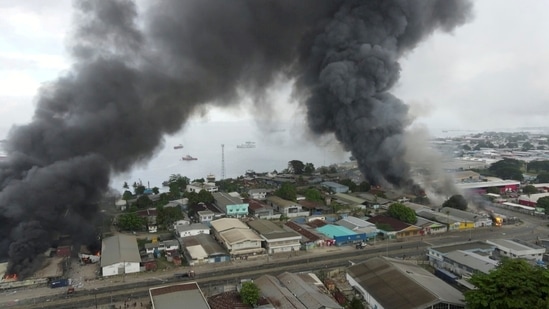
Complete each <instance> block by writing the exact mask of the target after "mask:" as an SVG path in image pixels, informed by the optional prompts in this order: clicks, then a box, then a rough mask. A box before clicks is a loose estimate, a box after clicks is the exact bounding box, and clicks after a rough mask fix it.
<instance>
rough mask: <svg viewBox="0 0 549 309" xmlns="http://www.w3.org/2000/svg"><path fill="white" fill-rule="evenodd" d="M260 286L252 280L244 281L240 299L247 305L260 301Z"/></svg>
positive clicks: (253, 304)
mask: <svg viewBox="0 0 549 309" xmlns="http://www.w3.org/2000/svg"><path fill="white" fill-rule="evenodd" d="M259 292H260V290H259V287H258V286H257V285H256V284H255V283H253V282H252V281H246V282H244V283H242V288H240V299H241V300H242V302H243V303H244V304H246V305H250V306H252V307H253V306H255V305H257V302H258V301H259Z"/></svg>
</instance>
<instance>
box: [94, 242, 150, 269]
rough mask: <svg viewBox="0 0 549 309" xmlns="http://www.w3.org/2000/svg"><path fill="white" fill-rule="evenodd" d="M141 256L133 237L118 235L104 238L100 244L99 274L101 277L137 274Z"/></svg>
mask: <svg viewBox="0 0 549 309" xmlns="http://www.w3.org/2000/svg"><path fill="white" fill-rule="evenodd" d="M140 263H141V256H140V255H139V249H138V248H137V240H136V239H135V237H134V236H128V235H122V234H118V235H116V236H112V237H109V238H105V239H103V241H102V244H101V272H102V274H103V276H113V275H122V274H130V273H136V272H139V264H140Z"/></svg>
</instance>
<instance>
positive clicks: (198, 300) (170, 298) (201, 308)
mask: <svg viewBox="0 0 549 309" xmlns="http://www.w3.org/2000/svg"><path fill="white" fill-rule="evenodd" d="M149 297H150V299H151V305H152V308H153V309H172V308H181V305H182V304H185V307H186V308H193V309H210V306H209V305H208V302H207V301H206V298H205V297H204V294H203V293H202V291H201V290H200V287H199V286H198V283H196V282H187V283H179V284H171V285H166V286H161V287H154V288H150V289H149Z"/></svg>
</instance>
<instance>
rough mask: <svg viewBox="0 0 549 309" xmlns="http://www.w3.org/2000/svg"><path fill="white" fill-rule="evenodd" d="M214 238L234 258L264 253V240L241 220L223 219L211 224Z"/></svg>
mask: <svg viewBox="0 0 549 309" xmlns="http://www.w3.org/2000/svg"><path fill="white" fill-rule="evenodd" d="M211 225H212V232H213V236H214V238H215V239H216V240H217V241H218V242H219V243H220V244H221V245H222V246H223V247H224V248H225V249H227V251H228V252H229V254H231V255H232V256H238V255H249V254H258V253H263V252H264V249H263V248H262V247H261V242H262V240H263V239H262V238H261V237H259V235H257V234H256V233H255V232H254V231H252V230H251V229H250V228H249V227H248V226H247V225H246V224H244V223H243V222H242V221H240V220H239V219H234V218H222V219H218V220H214V221H212V222H211Z"/></svg>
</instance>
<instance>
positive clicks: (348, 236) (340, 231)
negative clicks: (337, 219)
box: [316, 224, 368, 246]
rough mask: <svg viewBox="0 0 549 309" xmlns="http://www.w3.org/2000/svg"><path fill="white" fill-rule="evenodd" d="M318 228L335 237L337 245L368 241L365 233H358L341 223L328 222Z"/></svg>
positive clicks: (330, 236) (332, 237)
mask: <svg viewBox="0 0 549 309" xmlns="http://www.w3.org/2000/svg"><path fill="white" fill-rule="evenodd" d="M316 230H317V231H318V232H319V233H322V234H324V235H326V236H327V237H329V238H331V239H333V240H334V241H335V244H336V245H337V246H341V245H345V244H351V243H355V242H362V241H366V240H367V238H368V237H367V236H366V234H365V233H357V232H355V231H352V230H350V229H348V228H346V227H344V226H340V225H333V224H326V225H324V226H321V227H318V228H317V229H316Z"/></svg>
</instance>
